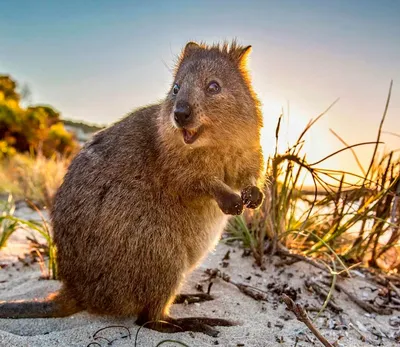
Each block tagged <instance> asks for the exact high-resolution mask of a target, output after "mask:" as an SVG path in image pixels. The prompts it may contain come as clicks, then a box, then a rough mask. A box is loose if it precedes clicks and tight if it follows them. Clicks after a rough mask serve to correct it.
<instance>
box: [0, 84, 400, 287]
mask: <svg viewBox="0 0 400 347" xmlns="http://www.w3.org/2000/svg"><path fill="white" fill-rule="evenodd" d="M16 90H17V85H16V83H15V82H14V81H13V80H12V79H11V78H10V77H8V76H0V164H1V165H0V193H2V192H12V193H13V195H14V196H15V197H16V198H17V199H21V198H24V199H28V201H33V202H34V203H35V206H40V207H43V206H46V207H51V202H52V198H53V196H54V194H55V192H56V190H57V188H58V187H59V185H60V184H61V182H62V179H63V177H64V174H65V172H66V169H67V167H68V165H69V162H70V160H71V158H72V156H73V154H74V153H75V152H76V150H77V149H78V145H77V143H76V141H75V139H74V138H73V136H72V135H71V134H70V133H68V132H67V131H66V130H65V128H64V125H63V123H64V124H66V125H69V126H75V127H76V126H77V125H76V123H74V122H70V121H61V120H60V114H59V113H58V112H56V111H54V110H53V109H52V108H51V107H49V106H32V107H27V108H23V107H21V106H20V98H21V96H20V94H18V92H17V91H16ZM390 94H391V88H390V90H389V95H388V99H387V103H386V107H385V111H384V114H383V117H382V121H381V125H380V128H379V130H378V134H377V138H376V139H374V141H371V142H368V143H359V144H354V145H348V144H347V143H346V142H345V141H344V140H343V139H342V138H340V137H339V136H338V135H337V134H336V133H334V135H335V136H336V137H337V138H338V139H339V141H341V143H342V144H343V149H342V150H340V151H338V152H335V153H332V154H330V155H328V156H326V157H325V158H322V159H321V160H319V161H318V162H315V163H309V162H307V160H306V154H305V153H304V152H303V146H304V136H305V134H306V133H307V131H309V129H310V128H311V127H312V126H313V125H314V124H315V123H316V122H317V121H318V120H319V119H320V118H321V117H323V116H324V115H325V114H326V112H327V111H328V110H329V109H330V107H332V106H333V105H331V106H330V107H329V108H328V109H327V110H326V111H325V112H324V113H322V114H321V115H319V116H318V117H317V118H316V119H315V120H312V121H310V123H309V124H308V125H307V127H306V128H305V129H304V130H303V132H302V133H301V134H300V135H299V138H298V140H297V141H296V143H295V144H294V145H292V146H290V147H288V149H287V150H286V152H284V153H278V150H277V146H276V150H275V153H274V155H273V156H272V157H270V158H268V161H267V170H266V184H265V187H264V192H265V195H266V199H265V201H264V203H263V205H262V206H261V208H260V209H258V210H255V211H250V210H247V211H246V212H245V214H244V215H243V216H239V217H236V218H233V219H232V220H231V222H230V225H229V230H228V231H229V237H228V238H227V239H226V241H228V242H229V241H232V240H240V242H241V243H242V244H243V245H244V246H245V247H247V248H249V249H250V250H251V252H252V254H253V255H254V258H255V260H256V263H257V264H258V265H259V266H263V262H264V258H265V256H266V255H267V254H274V253H283V254H287V253H288V252H294V253H299V254H302V255H304V256H308V257H318V258H319V259H321V260H322V261H323V262H324V263H325V264H326V266H327V268H329V269H330V270H331V273H332V274H333V275H334V276H333V282H332V283H333V285H334V279H335V276H336V274H339V273H340V272H342V271H347V269H348V267H351V266H362V265H363V266H370V267H380V268H383V269H385V270H396V271H398V270H400V262H399V259H400V257H398V256H397V255H398V252H399V251H400V227H399V221H400V201H399V196H400V158H399V156H398V154H397V152H396V151H393V152H390V153H381V152H380V151H379V144H380V138H381V133H382V125H383V122H384V120H385V117H386V113H387V108H388V105H389V101H390ZM283 117H284V115H283V114H282V115H281V117H280V119H279V122H278V124H277V128H276V143H277V144H278V141H279V136H280V124H281V122H282V119H283ZM79 126H80V125H79V124H78V127H79ZM83 128H84V129H83ZM83 128H82V130H83V131H87V132H92V131H97V130H99V129H101V128H100V127H97V126H84V127H83ZM362 145H372V147H373V148H374V150H373V153H372V156H371V161H370V163H369V166H368V168H364V167H362V165H361V164H360V162H359V160H358V158H357V155H356V153H355V151H354V148H355V147H357V146H362ZM345 150H346V151H347V150H350V151H352V152H353V155H354V160H355V161H356V163H357V164H358V165H359V167H360V171H361V172H362V173H363V174H362V175H357V174H354V173H351V172H345V171H342V170H336V171H335V170H327V169H324V168H323V167H322V166H321V165H322V164H323V162H324V161H325V160H326V159H328V158H330V157H332V156H334V155H336V154H338V153H340V152H341V151H345ZM305 174H308V175H311V177H312V178H313V181H314V191H313V192H312V196H313V197H312V198H311V199H310V191H309V190H308V191H307V189H306V188H305V187H304V184H303V183H302V182H303V178H304V175H305ZM349 178H352V180H351V181H352V182H354V178H356V179H357V182H356V183H350V180H349ZM1 204H2V205H1V206H0V213H1V214H0V249H1V248H2V247H4V246H5V244H6V242H7V240H8V239H9V237H10V236H11V235H12V233H13V232H15V231H16V230H18V229H20V228H29V229H30V230H33V232H34V233H36V234H37V235H40V236H41V237H42V238H44V240H45V243H46V244H45V245H43V244H40V243H39V242H36V241H35V242H33V244H35V245H36V251H37V253H38V254H40V255H41V256H42V258H41V259H42V260H41V263H42V264H44V263H45V261H44V258H43V255H44V256H45V258H46V259H47V260H46V261H47V270H46V271H47V272H46V273H47V275H46V276H47V277H51V278H55V277H56V275H57V267H56V261H55V259H56V256H55V255H56V250H55V247H54V245H53V241H52V237H51V230H50V227H49V226H48V224H47V221H46V220H45V219H44V218H43V219H42V222H41V223H37V222H34V221H28V220H23V219H18V218H16V217H15V216H14V215H13V213H14V210H15V204H14V200H13V199H12V197H11V195H10V196H9V198H8V200H7V201H3V202H1ZM35 208H36V207H35ZM38 212H39V210H38ZM31 241H32V240H31ZM328 264H331V265H328Z"/></svg>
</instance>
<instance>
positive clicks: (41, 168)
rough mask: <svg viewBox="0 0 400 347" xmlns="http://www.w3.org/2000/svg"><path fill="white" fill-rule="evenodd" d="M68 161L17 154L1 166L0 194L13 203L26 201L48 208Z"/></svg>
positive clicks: (57, 157) (1, 163)
mask: <svg viewBox="0 0 400 347" xmlns="http://www.w3.org/2000/svg"><path fill="white" fill-rule="evenodd" d="M69 162H70V160H69V159H66V158H64V157H62V156H55V157H52V158H46V157H44V156H43V155H41V154H40V153H39V154H38V155H36V156H34V155H30V156H29V155H23V154H16V155H14V156H12V157H10V158H8V159H4V160H2V161H1V162H0V193H11V194H12V195H13V196H14V197H15V199H17V200H18V199H28V200H30V201H33V202H35V204H37V205H39V206H46V207H51V202H52V198H53V196H54V194H55V192H56V191H57V188H58V187H59V186H60V184H61V182H62V180H63V177H64V175H65V173H66V170H67V167H68V165H69Z"/></svg>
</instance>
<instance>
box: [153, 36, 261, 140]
mask: <svg viewBox="0 0 400 347" xmlns="http://www.w3.org/2000/svg"><path fill="white" fill-rule="evenodd" d="M250 50H251V46H239V45H238V44H237V43H236V42H235V41H234V42H232V43H230V44H228V43H224V44H221V45H212V46H206V45H204V44H197V43H194V42H189V43H188V44H187V45H186V46H185V48H184V49H183V51H182V53H181V56H180V58H179V62H178V64H177V67H176V70H175V74H174V80H173V83H172V85H171V88H170V90H169V92H168V94H167V97H166V99H165V101H164V102H163V105H162V111H161V113H160V124H161V127H160V130H161V135H162V136H164V138H165V136H167V138H168V141H172V142H174V143H177V144H180V145H188V146H189V147H204V146H220V145H222V144H226V143H227V142H229V143H231V144H232V143H234V144H236V145H238V146H242V145H249V144H250V145H252V144H255V145H256V144H257V142H259V130H260V128H261V126H262V124H261V122H262V120H261V119H262V118H261V113H260V108H259V102H258V100H257V98H256V96H255V94H254V92H253V90H252V88H251V85H250V80H249V76H248V72H247V68H246V60H247V56H248V55H249V53H250Z"/></svg>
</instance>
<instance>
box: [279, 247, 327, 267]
mask: <svg viewBox="0 0 400 347" xmlns="http://www.w3.org/2000/svg"><path fill="white" fill-rule="evenodd" d="M277 254H279V255H283V256H285V257H291V258H294V259H297V260H299V261H304V262H306V263H308V264H310V265H312V266H314V267H316V268H318V269H320V270H323V271H327V268H326V267H325V266H324V265H321V264H319V263H317V262H316V261H315V260H313V259H311V258H308V257H305V256H304V255H301V254H296V253H290V252H289V251H287V250H285V249H283V248H279V249H278V252H277Z"/></svg>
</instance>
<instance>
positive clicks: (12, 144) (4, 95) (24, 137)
mask: <svg viewBox="0 0 400 347" xmlns="http://www.w3.org/2000/svg"><path fill="white" fill-rule="evenodd" d="M17 88H18V84H17V83H16V82H15V81H14V80H13V79H12V78H11V77H10V76H8V75H0V141H1V143H2V148H3V151H2V153H3V156H4V153H5V152H6V151H5V150H4V148H6V146H7V148H13V150H10V151H7V153H14V152H15V151H18V152H33V153H38V152H39V151H42V153H43V154H44V155H46V156H52V155H53V154H55V153H60V154H65V155H70V154H72V153H74V151H75V150H76V149H77V148H78V146H79V145H78V142H77V141H76V140H75V138H74V135H73V134H71V133H69V132H68V131H67V130H66V129H65V128H64V125H63V123H62V122H61V115H60V113H59V112H58V111H56V110H55V109H54V108H53V107H51V106H49V105H36V106H28V107H27V108H23V107H22V106H21V105H20V101H21V94H20V93H18V91H17Z"/></svg>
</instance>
